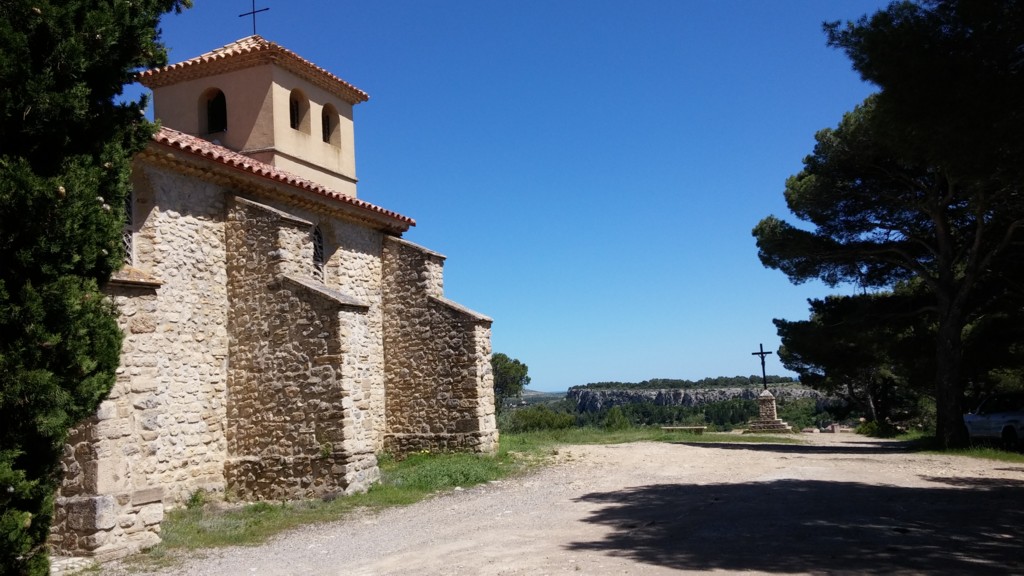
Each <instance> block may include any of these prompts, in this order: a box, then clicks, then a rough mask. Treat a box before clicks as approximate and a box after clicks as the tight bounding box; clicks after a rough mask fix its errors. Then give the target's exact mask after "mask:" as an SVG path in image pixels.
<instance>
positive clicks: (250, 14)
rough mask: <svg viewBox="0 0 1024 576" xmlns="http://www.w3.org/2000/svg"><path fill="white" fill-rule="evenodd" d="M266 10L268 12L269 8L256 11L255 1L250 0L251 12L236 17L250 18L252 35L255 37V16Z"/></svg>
mask: <svg viewBox="0 0 1024 576" xmlns="http://www.w3.org/2000/svg"><path fill="white" fill-rule="evenodd" d="M267 10H270V8H260V9H259V10H257V9H256V0H252V11H251V12H246V13H245V14H239V15H238V17H239V18H244V17H246V16H252V35H253V36H255V35H256V15H257V14H259V13H260V12H266V11H267Z"/></svg>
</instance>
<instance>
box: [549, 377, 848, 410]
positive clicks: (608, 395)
mask: <svg viewBox="0 0 1024 576" xmlns="http://www.w3.org/2000/svg"><path fill="white" fill-rule="evenodd" d="M768 389H769V390H771V392H772V395H773V396H775V398H776V399H777V400H780V401H790V400H799V399H803V398H809V399H812V400H814V401H815V404H816V406H817V407H818V408H823V407H825V406H827V405H830V404H832V403H833V402H834V401H833V400H831V399H829V398H826V397H825V396H824V395H823V394H822V393H821V392H818V391H817V390H811V389H810V388H806V387H804V386H800V385H798V384H796V383H789V384H788V385H783V386H772V385H769V388H768ZM761 390H762V388H761V387H760V386H757V387H755V386H749V385H748V386H743V387H722V388H708V387H700V388H696V387H694V388H690V389H680V388H638V387H635V386H634V387H620V388H604V389H591V388H585V387H582V386H577V387H573V388H571V389H570V390H569V392H568V393H567V394H566V399H567V400H569V401H570V402H571V403H572V404H573V405H574V406H576V411H577V412H600V411H601V410H604V409H607V408H611V407H612V406H624V405H626V404H654V405H656V406H685V407H697V406H707V405H709V404H716V403H718V402H726V401H729V400H756V399H757V397H758V394H760V393H761Z"/></svg>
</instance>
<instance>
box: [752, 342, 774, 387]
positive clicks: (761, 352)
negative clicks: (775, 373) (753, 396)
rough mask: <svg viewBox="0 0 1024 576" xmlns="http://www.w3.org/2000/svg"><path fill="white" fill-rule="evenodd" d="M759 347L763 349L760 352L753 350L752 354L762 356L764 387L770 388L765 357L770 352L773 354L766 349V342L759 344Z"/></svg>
mask: <svg viewBox="0 0 1024 576" xmlns="http://www.w3.org/2000/svg"><path fill="white" fill-rule="evenodd" d="M758 347H759V348H760V349H761V351H760V352H751V353H750V355H751V356H760V357H761V380H762V381H763V382H764V389H765V390H767V389H768V373H767V372H765V371H764V357H765V356H768V355H769V354H771V352H765V351H764V344H758Z"/></svg>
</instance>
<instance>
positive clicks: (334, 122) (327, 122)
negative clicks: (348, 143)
mask: <svg viewBox="0 0 1024 576" xmlns="http://www.w3.org/2000/svg"><path fill="white" fill-rule="evenodd" d="M338 118H339V117H338V111H337V109H335V108H334V106H332V105H330V104H327V105H326V106H324V109H323V112H322V113H321V118H320V126H321V136H322V137H323V141H324V142H326V143H328V144H331V145H332V146H341V126H340V123H339V122H338Z"/></svg>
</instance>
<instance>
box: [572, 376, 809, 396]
mask: <svg viewBox="0 0 1024 576" xmlns="http://www.w3.org/2000/svg"><path fill="white" fill-rule="evenodd" d="M762 384H763V380H762V379H761V377H760V376H757V375H752V376H731V377H730V376H719V377H717V378H703V379H701V380H697V381H693V380H677V379H672V378H652V379H651V380H644V381H643V382H592V383H590V384H584V385H582V386H573V387H571V388H569V392H572V391H573V390H678V389H688V388H700V389H715V388H742V387H744V386H761V385H762ZM799 384H800V382H799V381H798V380H797V379H795V378H792V377H790V376H768V385H769V386H771V387H773V388H775V387H778V386H785V385H796V386H798V385H799Z"/></svg>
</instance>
